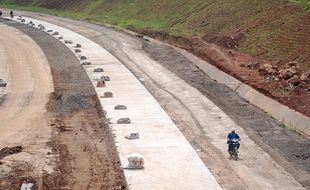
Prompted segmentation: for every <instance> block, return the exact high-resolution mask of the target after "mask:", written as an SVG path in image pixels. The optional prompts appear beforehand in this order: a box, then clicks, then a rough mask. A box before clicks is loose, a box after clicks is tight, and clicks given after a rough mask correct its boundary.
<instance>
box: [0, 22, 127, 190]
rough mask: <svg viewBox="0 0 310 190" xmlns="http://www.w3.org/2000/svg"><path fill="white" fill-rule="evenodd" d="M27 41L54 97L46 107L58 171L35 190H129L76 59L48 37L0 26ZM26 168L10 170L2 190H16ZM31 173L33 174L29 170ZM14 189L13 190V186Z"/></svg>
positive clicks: (104, 122) (24, 28)
mask: <svg viewBox="0 0 310 190" xmlns="http://www.w3.org/2000/svg"><path fill="white" fill-rule="evenodd" d="M2 22H4V23H6V24H8V25H10V26H13V27H15V28H17V29H20V30H21V31H23V32H24V33H26V34H27V35H28V36H30V37H31V38H32V39H33V40H34V41H35V42H36V43H37V44H38V45H39V46H40V47H41V48H42V50H43V52H44V53H45V55H46V57H47V59H48V62H49V65H50V67H51V72H52V76H53V81H54V88H55V92H54V93H52V94H51V95H50V101H49V103H48V105H47V109H48V111H49V113H50V114H51V115H52V117H53V118H52V120H51V124H50V126H51V127H52V128H53V137H52V139H51V141H50V142H49V143H48V146H50V147H52V152H49V154H55V155H59V156H58V159H57V163H56V165H57V167H56V169H55V171H54V172H53V173H52V174H46V175H44V176H43V179H31V182H34V183H35V186H36V188H38V189H49V190H51V189H55V190H58V189H111V190H112V189H127V184H126V182H125V179H124V175H123V172H122V169H121V166H120V162H119V158H118V154H117V151H116V148H115V144H114V141H113V137H112V135H111V131H110V129H109V125H108V123H107V119H106V117H105V113H104V112H103V110H102V108H101V106H100V103H99V100H98V97H97V95H96V92H95V90H94V88H93V87H92V84H91V82H90V80H89V78H88V76H87V74H86V72H85V71H84V70H83V68H82V67H81V66H80V63H79V61H78V60H77V59H76V57H75V56H74V54H73V53H72V52H71V51H70V50H69V49H68V48H67V47H66V46H65V45H63V44H62V43H60V42H58V41H57V40H56V39H55V38H53V37H52V36H50V35H48V34H46V33H44V32H42V31H40V30H37V29H33V28H30V27H28V26H25V25H21V24H18V23H14V22H10V21H3V20H2ZM26 168H27V167H25V166H20V167H17V168H14V170H13V172H12V174H11V175H9V177H8V178H7V179H6V181H7V182H6V183H5V184H4V185H3V186H1V187H0V189H8V190H9V189H17V187H18V185H20V183H21V182H22V181H23V180H24V179H23V176H24V175H23V173H25V172H26V171H25V170H26ZM30 171H31V169H30ZM12 184H15V185H12Z"/></svg>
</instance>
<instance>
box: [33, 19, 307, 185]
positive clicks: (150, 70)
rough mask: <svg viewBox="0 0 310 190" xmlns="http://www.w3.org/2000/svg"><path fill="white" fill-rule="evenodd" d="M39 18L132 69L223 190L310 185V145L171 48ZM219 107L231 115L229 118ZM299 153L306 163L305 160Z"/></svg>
mask: <svg viewBox="0 0 310 190" xmlns="http://www.w3.org/2000/svg"><path fill="white" fill-rule="evenodd" d="M28 16H29V15H28ZM30 16H34V15H30ZM34 17H35V18H37V19H42V20H45V21H48V22H51V23H54V24H57V25H60V26H63V27H66V28H69V29H71V30H74V31H76V32H79V33H80V34H82V35H84V36H86V37H89V38H90V39H91V40H93V41H96V42H97V43H99V44H100V45H102V46H103V47H105V48H106V49H107V50H108V51H110V52H111V53H112V54H113V55H115V56H116V57H117V58H118V59H120V60H121V61H122V62H123V63H124V64H125V65H126V66H128V68H129V69H130V70H131V71H132V72H133V73H135V75H136V76H137V77H138V78H140V80H141V81H142V82H143V83H144V84H145V86H146V87H147V88H148V89H149V90H150V92H151V93H152V94H153V95H154V96H155V97H156V98H157V100H158V101H159V102H160V103H161V104H162V106H163V107H164V108H165V109H166V111H167V112H168V113H169V114H170V116H171V117H172V118H173V119H174V121H175V122H176V123H177V124H178V125H179V128H180V129H181V130H182V132H183V134H184V135H185V136H186V137H187V139H188V140H189V141H190V142H191V144H192V145H193V146H194V147H195V148H196V149H197V152H198V153H199V154H200V156H201V158H202V159H203V160H204V162H205V163H206V165H208V167H209V168H210V169H211V171H212V173H213V174H214V175H215V177H216V178H217V180H218V181H219V182H220V184H221V185H222V187H223V188H224V189H303V187H302V186H301V185H300V184H299V183H298V182H297V181H296V180H295V179H294V178H293V176H294V177H295V178H296V179H298V181H299V182H302V183H303V184H304V185H309V179H310V178H309V159H308V158H307V156H306V155H307V154H308V153H309V146H307V145H309V140H307V139H305V138H303V137H301V136H298V135H296V134H294V133H292V132H290V131H288V130H286V129H283V128H281V127H279V125H280V124H279V123H278V122H277V121H275V120H273V119H272V118H270V117H269V116H268V115H266V114H265V113H263V112H262V111H260V110H258V109H257V108H255V107H253V106H251V105H249V104H248V103H247V102H246V101H244V100H242V99H240V98H238V97H237V96H236V95H235V93H233V92H230V91H229V89H227V88H225V87H223V86H221V85H219V84H216V83H214V81H210V79H209V78H208V76H206V75H204V73H202V72H201V71H200V70H199V69H197V68H196V67H195V66H193V65H192V64H187V63H190V61H189V60H188V59H186V58H184V57H182V56H181V55H179V54H178V53H176V52H174V51H173V50H171V48H170V49H169V48H168V49H165V48H164V49H161V48H163V47H162V46H161V45H156V44H155V45H154V44H153V43H145V42H143V40H141V39H138V38H135V37H133V36H130V35H128V34H124V33H122V32H120V31H117V30H115V29H111V28H107V27H100V26H96V25H92V24H88V23H84V22H80V21H72V20H68V19H63V18H56V17H47V16H44V15H35V16H34ZM152 45H153V46H152ZM151 46H152V47H151ZM168 50H169V51H168ZM156 52H157V53H156ZM182 63H183V65H182ZM184 65H187V68H186V67H185V68H186V69H185V68H183V69H182V67H183V66H184ZM178 66H179V67H178ZM172 71H173V72H172ZM188 76H191V77H192V78H188ZM186 77H187V78H186ZM197 77H198V78H197ZM198 79H199V80H198ZM205 81H207V82H206V85H204V84H205V83H204V82H205ZM199 84H200V87H199ZM193 86H194V87H195V88H194V87H193ZM201 88H202V89H201ZM208 88H210V89H209V92H204V91H208ZM197 89H198V90H197ZM224 97H225V98H224ZM210 100H212V101H210ZM221 100H222V101H221ZM213 102H214V103H216V105H215V104H214V103H213ZM232 102H233V103H232ZM218 106H219V107H220V108H221V109H223V110H224V111H226V110H228V112H227V114H225V113H224V112H223V111H222V110H221V109H219V107H218ZM234 106H235V107H234ZM232 119H233V120H232ZM247 120H249V121H248V122H247ZM231 127H235V128H237V130H238V132H239V133H240V134H241V136H242V139H243V141H242V149H241V160H240V161H239V162H234V161H228V158H227V152H226V144H225V143H226V141H225V136H226V134H227V132H228V131H229V130H230V128H231ZM289 143H290V144H289ZM284 145H285V146H284ZM265 151H267V152H268V153H269V154H267V153H266V152H265ZM297 153H299V154H300V153H302V154H305V157H303V156H302V158H301V159H300V158H299V157H298V156H297ZM277 162H278V163H277ZM279 163H280V164H281V166H280V165H279ZM283 168H285V169H286V170H288V171H290V172H291V173H292V174H293V176H292V175H291V174H289V173H288V172H287V171H285V170H284V169H283Z"/></svg>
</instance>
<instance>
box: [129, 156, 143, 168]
mask: <svg viewBox="0 0 310 190" xmlns="http://www.w3.org/2000/svg"><path fill="white" fill-rule="evenodd" d="M143 167H144V159H143V157H142V155H141V154H138V153H132V154H130V155H129V156H128V166H127V167H126V168H125V169H142V168H143Z"/></svg>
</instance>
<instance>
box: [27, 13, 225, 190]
mask: <svg viewBox="0 0 310 190" xmlns="http://www.w3.org/2000/svg"><path fill="white" fill-rule="evenodd" d="M24 19H26V22H28V21H29V20H32V21H33V22H34V23H35V24H36V25H37V24H39V23H40V24H43V25H44V26H45V28H52V29H53V30H54V31H58V32H59V34H60V35H61V36H63V37H64V39H65V40H72V41H73V42H74V43H73V44H66V45H67V46H68V47H69V48H70V49H71V50H72V51H73V52H74V47H73V46H74V45H75V44H76V43H80V44H81V45H82V48H81V50H82V52H81V53H78V54H76V55H77V57H79V56H80V55H85V56H86V57H87V58H88V60H89V61H90V62H91V63H92V65H90V66H84V68H85V70H86V72H87V73H88V75H89V77H90V79H91V80H92V82H93V85H94V87H95V88H96V84H97V80H98V78H99V77H100V76H102V74H104V75H108V76H110V77H111V81H109V82H107V86H106V87H104V88H96V91H97V93H98V95H99V97H100V96H101V95H103V93H104V92H107V91H111V92H113V95H114V96H113V98H101V99H100V102H101V104H102V106H103V108H104V109H105V110H106V111H107V117H109V118H111V121H112V124H111V127H112V130H113V131H114V133H115V135H116V138H115V141H116V145H117V150H118V151H119V155H120V159H121V163H122V165H123V166H126V165H127V156H128V155H129V154H130V153H133V152H136V153H139V154H141V155H143V157H144V159H145V168H144V169H143V170H124V173H125V176H126V180H127V182H128V184H129V189H134V190H142V189H143V190H145V189H147V190H152V189H154V190H155V189H156V190H163V189H167V190H172V189H178V190H180V189H184V190H192V189H193V190H203V189H204V190H205V189H215V190H217V189H221V187H220V186H219V184H218V183H217V181H216V180H215V178H214V177H213V176H212V174H211V173H210V172H209V170H208V168H207V167H206V166H205V165H204V163H203V162H202V161H201V159H200V158H199V156H198V155H197V154H196V152H195V151H194V150H193V148H192V147H191V145H190V144H189V143H188V142H187V141H186V139H185V138H184V136H183V135H182V133H181V132H180V131H179V130H178V128H177V127H176V126H175V124H174V123H173V122H172V121H171V119H170V118H169V116H168V115H167V114H166V113H165V111H164V110H163V109H162V108H161V107H160V105H159V104H158V103H157V101H156V100H155V99H154V98H153V96H152V95H151V94H150V93H149V92H148V91H147V90H146V89H145V87H144V86H143V85H142V84H141V83H140V82H139V81H138V80H137V79H136V78H135V77H134V75H133V74H132V73H131V72H130V71H129V70H128V69H127V68H126V67H125V66H123V65H122V64H121V63H120V62H119V61H118V60H117V59H116V58H115V57H113V56H112V55H111V54H110V53H109V52H107V51H106V50H105V49H103V48H102V47H100V46H99V45H97V44H96V43H94V42H92V41H90V40H88V39H87V38H85V37H83V36H81V35H79V34H77V33H75V32H73V31H70V30H67V29H65V28H62V27H59V26H56V25H53V24H50V23H46V22H43V21H39V20H35V19H29V18H24ZM55 37H57V36H55ZM97 67H102V68H103V69H104V70H105V72H104V73H94V72H93V70H94V68H97ZM117 104H123V105H126V106H127V108H128V109H127V110H122V111H120V110H118V111H117V110H114V106H115V105H117ZM123 117H129V118H130V119H131V121H132V123H131V124H116V121H117V119H119V118H123ZM135 131H138V132H139V133H140V136H141V138H140V139H137V140H127V139H125V138H124V136H125V135H126V134H128V133H129V132H135Z"/></svg>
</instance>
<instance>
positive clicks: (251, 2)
mask: <svg viewBox="0 0 310 190" xmlns="http://www.w3.org/2000/svg"><path fill="white" fill-rule="evenodd" d="M0 6H4V7H9V8H18V9H24V10H30V11H39V12H45V13H51V14H57V15H60V16H66V17H71V18H78V19H84V20H88V21H92V22H99V23H110V24H113V25H118V26H122V27H126V28H130V29H132V30H135V31H138V32H140V33H142V34H145V35H149V36H151V37H154V38H158V39H160V40H163V41H166V42H168V43H171V44H173V45H176V46H179V47H182V48H184V49H186V50H189V51H191V52H192V53H194V54H196V55H198V56H200V57H202V58H203V59H206V60H207V61H209V62H210V63H212V64H214V65H215V66H217V67H218V68H220V69H222V70H223V71H225V72H227V73H229V74H231V75H233V76H235V77H236V78H238V79H240V80H242V81H243V82H245V83H246V84H249V85H251V86H253V87H254V88H256V89H257V90H259V91H260V92H263V93H265V94H266V95H268V96H270V97H272V98H275V99H277V100H278V101H280V102H282V103H283V104H286V105H288V106H289V107H291V108H292V109H295V110H297V111H299V112H301V113H303V114H305V115H307V116H309V117H310V101H309V99H310V93H309V92H310V37H309V36H310V11H309V9H310V0H0ZM210 43H212V44H216V45H217V46H216V47H214V46H213V45H210ZM266 63H267V64H272V65H273V66H271V65H267V67H264V66H265V64H266ZM261 67H262V68H261Z"/></svg>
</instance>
